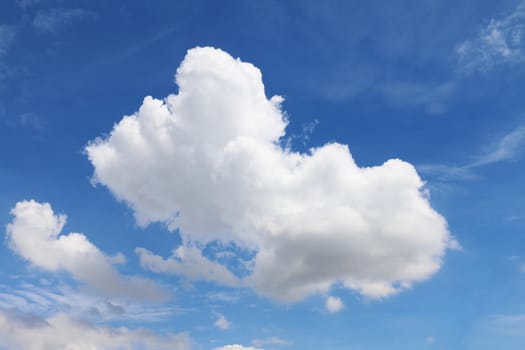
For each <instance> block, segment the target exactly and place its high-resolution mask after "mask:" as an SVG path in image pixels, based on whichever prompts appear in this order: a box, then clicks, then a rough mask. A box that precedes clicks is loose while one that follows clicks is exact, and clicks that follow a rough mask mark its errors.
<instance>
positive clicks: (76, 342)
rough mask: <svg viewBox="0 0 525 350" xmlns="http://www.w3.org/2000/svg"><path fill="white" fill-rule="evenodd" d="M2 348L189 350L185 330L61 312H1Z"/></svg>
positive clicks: (28, 349) (0, 340)
mask: <svg viewBox="0 0 525 350" xmlns="http://www.w3.org/2000/svg"><path fill="white" fill-rule="evenodd" d="M0 347H1V348H2V349H6V350H18V349H24V350H46V349H69V350H81V349H86V350H87V349H106V350H117V349H152V350H187V349H190V348H191V340H190V338H189V337H188V335H186V334H185V333H180V334H174V335H159V334H155V333H152V332H150V331H147V330H145V329H128V328H125V327H119V328H111V327H104V326H97V325H94V324H90V323H87V322H85V321H81V320H77V319H73V318H71V317H69V316H67V315H66V314H63V313H58V314H55V315H53V316H51V317H49V318H47V319H43V318H40V317H38V316H36V315H31V314H23V313H20V312H16V311H9V312H7V311H0Z"/></svg>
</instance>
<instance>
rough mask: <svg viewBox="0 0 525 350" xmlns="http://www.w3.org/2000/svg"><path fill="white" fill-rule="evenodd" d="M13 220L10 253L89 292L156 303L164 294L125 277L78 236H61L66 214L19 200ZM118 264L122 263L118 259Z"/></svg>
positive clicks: (9, 231) (144, 282)
mask: <svg viewBox="0 0 525 350" xmlns="http://www.w3.org/2000/svg"><path fill="white" fill-rule="evenodd" d="M11 214H12V215H13V216H14V218H13V221H12V222H11V223H10V224H8V225H7V244H8V246H9V248H11V250H13V251H14V252H15V253H17V254H18V255H20V256H21V257H23V258H24V259H26V260H28V261H30V262H31V263H32V264H33V265H35V266H38V267H39V268H42V269H45V270H48V271H58V270H63V271H67V272H69V273H70V274H71V275H72V276H73V277H74V278H75V279H76V280H77V281H80V282H82V283H85V284H86V285H87V287H88V288H89V289H93V290H94V291H96V292H98V293H102V294H104V295H106V296H110V297H129V298H139V299H148V300H159V299H164V298H165V297H166V294H165V292H164V291H163V290H162V289H161V288H160V287H159V286H158V285H157V284H155V283H153V282H152V281H150V280H148V279H145V278H141V277H124V276H122V275H120V274H119V273H118V271H117V270H116V269H115V268H114V267H113V266H112V264H111V261H112V260H114V258H112V257H108V256H106V255H104V253H102V252H101V251H100V250H99V249H98V248H97V247H96V246H95V245H93V244H92V243H91V242H90V241H89V240H88V239H87V238H86V236H85V235H83V234H81V233H70V234H67V235H63V234H60V233H61V231H62V228H63V227H64V225H65V223H66V216H65V215H55V214H54V212H53V210H52V208H51V205H50V204H49V203H38V202H36V201H34V200H30V201H21V202H18V203H17V204H16V206H15V207H14V208H13V209H12V210H11ZM117 260H119V262H121V261H122V258H121V257H120V259H117Z"/></svg>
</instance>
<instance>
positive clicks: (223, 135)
mask: <svg viewBox="0 0 525 350" xmlns="http://www.w3.org/2000/svg"><path fill="white" fill-rule="evenodd" d="M176 82H177V84H178V86H179V91H178V93H177V94H172V95H169V96H168V97H167V98H165V99H164V100H158V99H155V98H152V97H146V98H145V99H144V102H143V104H142V106H141V107H140V109H139V111H138V112H137V113H135V114H133V115H129V116H125V117H124V118H123V119H122V120H121V121H120V122H119V123H117V124H116V125H115V126H114V128H113V130H112V131H111V133H110V134H109V136H107V137H103V138H98V139H96V140H94V141H93V142H91V143H90V144H89V145H88V146H87V147H86V152H87V155H88V157H89V160H90V161H91V163H92V164H93V166H94V169H95V171H94V180H95V181H97V182H98V183H100V184H103V185H105V186H107V187H108V188H109V189H110V190H111V191H112V192H113V194H114V195H115V196H116V197H117V198H118V199H119V200H122V201H124V202H126V203H127V204H128V205H129V206H130V207H131V208H132V209H133V210H134V213H135V216H136V219H137V222H138V223H139V224H140V225H147V224H149V223H151V222H164V223H166V224H167V225H168V227H169V228H170V229H177V228H179V229H180V230H181V234H182V236H183V241H184V242H185V244H186V245H187V246H192V247H193V245H192V242H199V243H201V245H200V246H202V244H205V243H206V242H211V241H214V240H220V241H222V242H230V241H233V242H234V243H235V244H237V245H239V246H241V247H246V248H248V249H253V250H254V251H256V255H255V258H254V261H253V264H252V265H251V266H252V270H251V274H250V275H249V276H248V277H246V278H245V279H244V280H243V283H244V284H245V285H249V286H252V287H254V288H255V289H256V290H257V291H258V292H260V293H262V294H264V295H267V296H270V297H274V298H277V299H281V300H292V301H293V300H300V299H301V298H304V297H305V296H307V295H309V294H312V293H316V292H326V291H327V290H328V289H329V288H330V287H331V286H332V285H333V284H334V283H336V282H340V283H341V284H342V285H344V286H346V287H347V288H350V289H353V290H356V291H358V292H359V293H361V294H362V295H364V296H367V297H372V298H380V297H385V296H388V295H392V294H395V293H396V292H398V291H400V290H402V289H404V288H408V287H410V286H411V285H412V284H413V283H414V282H417V281H422V280H425V279H427V278H429V277H430V276H431V275H432V274H434V273H435V272H436V271H437V270H438V269H439V267H440V265H441V260H442V256H443V254H444V253H445V251H446V249H447V248H449V247H451V246H454V245H455V244H456V243H455V241H454V240H453V238H452V237H451V236H450V234H449V232H448V229H447V223H446V221H445V219H444V218H443V217H442V216H441V215H439V214H438V213H437V212H436V211H434V210H433V209H432V208H431V206H430V204H429V202H428V198H427V196H426V194H425V192H424V190H423V189H422V188H423V185H424V183H423V181H422V180H421V179H420V178H419V176H418V174H417V172H416V170H415V169H414V167H413V166H412V165H411V164H409V163H406V162H404V161H401V160H399V159H391V160H388V161H386V162H385V163H384V164H382V165H378V166H374V167H359V166H358V165H357V164H356V162H355V161H354V159H353V158H352V155H351V153H350V151H349V149H348V147H347V146H346V145H342V144H338V143H330V144H327V145H324V146H322V147H318V148H314V149H311V150H310V152H308V153H297V152H293V151H291V150H289V149H287V148H286V147H283V146H281V144H280V140H281V138H282V137H283V136H284V135H285V128H286V125H287V120H286V118H285V115H284V113H283V112H282V111H281V107H280V104H281V102H282V100H283V99H282V98H281V97H279V96H274V97H272V98H270V99H268V98H267V97H266V95H265V91H264V85H263V83H262V75H261V72H260V71H259V69H257V68H256V67H255V66H253V65H252V64H249V63H245V62H242V61H241V60H240V59H234V58H233V57H231V56H230V55H229V54H228V53H226V52H224V51H221V50H218V49H214V48H209V47H207V48H195V49H192V50H189V51H188V54H187V56H186V57H185V59H184V61H183V62H182V64H181V66H180V67H179V68H178V70H177V74H176ZM197 246H199V245H197ZM138 253H139V254H141V255H142V256H145V254H146V256H147V258H148V264H146V265H147V266H148V267H149V268H151V269H152V270H156V271H163V270H168V269H169V266H170V265H167V264H173V262H172V261H170V259H171V260H173V259H172V258H170V259H168V260H165V259H163V258H161V257H157V259H153V257H154V255H153V254H152V253H150V252H147V251H144V250H138ZM201 258H203V257H202V256H199V257H196V255H195V254H191V263H190V265H193V263H195V262H197V261H199V259H201ZM176 260H177V261H178V262H179V263H182V264H184V262H185V257H184V256H178V257H177V259H176ZM209 263H212V262H211V261H210V262H209ZM215 264H216V263H215ZM177 266H179V265H175V266H174V267H172V269H173V271H174V272H175V273H180V272H179V271H178V267H177ZM198 277H199V278H208V277H207V276H205V275H204V274H202V273H201V274H200V275H199V276H198Z"/></svg>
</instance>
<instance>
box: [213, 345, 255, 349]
mask: <svg viewBox="0 0 525 350" xmlns="http://www.w3.org/2000/svg"><path fill="white" fill-rule="evenodd" d="M213 350H263V349H260V348H254V347H252V346H243V345H240V344H231V345H224V346H221V347H220V348H215V349H213Z"/></svg>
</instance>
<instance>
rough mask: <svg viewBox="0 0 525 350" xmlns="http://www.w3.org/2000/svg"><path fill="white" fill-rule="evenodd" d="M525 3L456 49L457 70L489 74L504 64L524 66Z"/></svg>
mask: <svg viewBox="0 0 525 350" xmlns="http://www.w3.org/2000/svg"><path fill="white" fill-rule="evenodd" d="M524 30H525V3H524V2H522V3H520V4H519V5H518V7H517V8H516V10H515V11H514V12H513V13H511V14H510V15H508V16H507V17H504V18H501V19H491V20H490V22H489V23H488V24H487V25H486V26H485V27H484V28H483V29H482V30H481V31H480V32H479V33H478V35H477V37H476V38H474V39H471V40H467V41H465V42H463V43H461V44H460V45H458V46H457V48H456V54H457V59H458V67H459V69H460V70H462V71H464V72H466V73H471V72H474V71H488V70H489V69H491V68H493V67H494V66H496V65H498V64H502V63H522V62H525V40H524V39H525V38H524V34H525V33H524Z"/></svg>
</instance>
